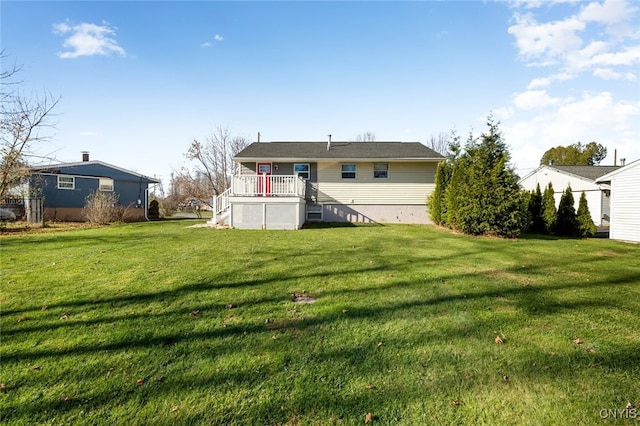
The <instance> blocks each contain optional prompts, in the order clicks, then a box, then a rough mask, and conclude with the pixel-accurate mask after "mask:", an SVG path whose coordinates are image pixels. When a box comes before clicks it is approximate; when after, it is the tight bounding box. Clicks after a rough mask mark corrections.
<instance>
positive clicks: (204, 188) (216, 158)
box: [179, 127, 249, 204]
mask: <svg viewBox="0 0 640 426" xmlns="http://www.w3.org/2000/svg"><path fill="white" fill-rule="evenodd" d="M248 144H249V142H248V141H247V139H246V138H244V137H240V136H232V135H231V133H230V132H229V129H227V128H224V127H218V128H217V129H216V131H215V132H214V133H213V134H211V136H209V137H207V138H205V140H204V141H203V142H200V141H199V140H197V139H194V140H193V142H192V143H191V146H190V147H189V150H188V151H187V154H186V157H187V159H189V160H192V161H194V162H195V163H196V165H195V167H194V169H193V170H190V169H183V170H182V171H181V172H180V173H179V180H182V181H183V182H182V185H183V187H184V188H188V189H187V190H186V191H185V192H187V193H186V194H185V195H187V196H190V197H195V198H197V199H198V200H200V201H201V202H203V203H206V204H210V202H211V201H210V200H211V198H212V197H213V196H214V195H219V194H221V193H223V192H224V191H225V190H226V189H227V188H229V187H230V186H231V178H232V175H233V174H234V172H235V170H236V163H235V161H233V157H235V155H236V154H237V153H239V152H240V151H242V150H243V149H244V148H245V147H246V146H247V145H248Z"/></svg>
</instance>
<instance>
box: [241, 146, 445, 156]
mask: <svg viewBox="0 0 640 426" xmlns="http://www.w3.org/2000/svg"><path fill="white" fill-rule="evenodd" d="M327 145H328V143H327V142H254V143H252V144H251V145H249V146H248V147H246V148H245V149H243V150H242V151H240V152H239V153H238V154H237V155H236V156H235V158H236V159H238V160H242V159H255V158H263V159H265V160H266V159H269V158H277V159H307V160H316V159H317V160H322V159H336V160H338V159H341V160H343V159H354V160H356V159H378V158H379V159H389V160H391V159H403V160H426V159H430V160H441V159H444V157H443V156H442V155H441V154H438V153H437V152H435V151H434V150H432V149H431V148H427V147H426V146H424V145H423V144H421V143H420V142H331V145H330V147H329V149H327Z"/></svg>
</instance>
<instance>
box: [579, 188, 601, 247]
mask: <svg viewBox="0 0 640 426" xmlns="http://www.w3.org/2000/svg"><path fill="white" fill-rule="evenodd" d="M578 230H579V235H580V236H581V237H583V238H589V237H593V236H594V235H595V234H596V231H597V229H596V225H595V223H593V219H592V218H591V213H590V212H589V205H588V204H587V196H586V195H585V193H584V191H583V192H582V195H580V202H579V204H578Z"/></svg>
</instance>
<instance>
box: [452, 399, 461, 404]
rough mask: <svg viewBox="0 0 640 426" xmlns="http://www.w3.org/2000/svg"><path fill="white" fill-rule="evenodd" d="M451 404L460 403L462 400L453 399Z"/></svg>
mask: <svg viewBox="0 0 640 426" xmlns="http://www.w3.org/2000/svg"><path fill="white" fill-rule="evenodd" d="M451 405H460V400H459V399H454V400H453V401H451Z"/></svg>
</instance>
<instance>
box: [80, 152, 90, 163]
mask: <svg viewBox="0 0 640 426" xmlns="http://www.w3.org/2000/svg"><path fill="white" fill-rule="evenodd" d="M82 161H89V151H82Z"/></svg>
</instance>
